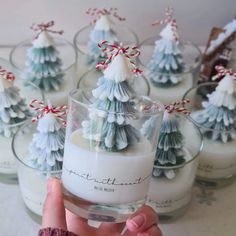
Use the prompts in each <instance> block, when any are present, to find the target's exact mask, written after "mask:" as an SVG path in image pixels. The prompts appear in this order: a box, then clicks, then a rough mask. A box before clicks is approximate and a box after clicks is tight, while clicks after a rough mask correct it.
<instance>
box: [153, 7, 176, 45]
mask: <svg viewBox="0 0 236 236" xmlns="http://www.w3.org/2000/svg"><path fill="white" fill-rule="evenodd" d="M173 12H174V10H173V8H171V7H167V8H166V10H165V16H166V18H165V19H162V20H156V21H154V22H153V23H152V25H153V26H156V25H158V26H159V25H167V24H169V23H170V25H171V30H172V32H173V35H174V39H175V41H176V42H178V41H179V37H178V33H177V28H178V27H177V23H176V20H175V19H173V18H172V14H173Z"/></svg>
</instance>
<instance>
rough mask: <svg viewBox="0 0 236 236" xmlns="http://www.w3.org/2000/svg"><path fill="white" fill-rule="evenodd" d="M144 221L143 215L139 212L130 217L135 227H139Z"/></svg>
mask: <svg viewBox="0 0 236 236" xmlns="http://www.w3.org/2000/svg"><path fill="white" fill-rule="evenodd" d="M145 221H146V218H145V216H144V215H142V214H140V215H137V216H135V217H133V218H131V219H130V222H131V223H132V224H133V225H134V226H135V227H136V228H140V227H141V226H142V225H143V224H144V223H145Z"/></svg>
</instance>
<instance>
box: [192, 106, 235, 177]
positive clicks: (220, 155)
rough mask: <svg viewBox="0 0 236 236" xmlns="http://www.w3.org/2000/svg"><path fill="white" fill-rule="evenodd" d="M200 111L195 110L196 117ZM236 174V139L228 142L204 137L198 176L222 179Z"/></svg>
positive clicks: (194, 115)
mask: <svg viewBox="0 0 236 236" xmlns="http://www.w3.org/2000/svg"><path fill="white" fill-rule="evenodd" d="M198 114H199V111H197V112H194V113H193V114H192V117H193V118H195V117H196V116H197V115H198ZM234 174H236V140H233V141H229V142H227V143H223V142H219V141H213V140H210V139H207V138H205V137H204V140H203V150H202V152H201V153H200V155H199V166H198V170H197V176H199V177H204V178H210V179H220V178H227V177H230V176H232V175H234Z"/></svg>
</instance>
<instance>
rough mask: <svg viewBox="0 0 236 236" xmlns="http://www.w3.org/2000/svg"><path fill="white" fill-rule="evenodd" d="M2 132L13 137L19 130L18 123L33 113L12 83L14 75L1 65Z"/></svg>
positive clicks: (0, 131) (0, 116) (0, 120)
mask: <svg viewBox="0 0 236 236" xmlns="http://www.w3.org/2000/svg"><path fill="white" fill-rule="evenodd" d="M0 70H1V71H0V134H1V135H4V136H5V137H11V136H12V135H13V134H14V133H15V132H16V131H17V128H18V127H17V126H14V125H17V124H19V123H21V122H23V121H25V120H26V119H27V118H28V117H29V116H30V115H31V114H30V111H29V109H28V107H27V105H26V102H25V99H24V98H22V97H21V96H20V91H19V89H18V88H17V87H15V86H14V85H13V83H12V80H14V76H13V74H12V73H11V72H6V71H5V70H4V69H2V67H0Z"/></svg>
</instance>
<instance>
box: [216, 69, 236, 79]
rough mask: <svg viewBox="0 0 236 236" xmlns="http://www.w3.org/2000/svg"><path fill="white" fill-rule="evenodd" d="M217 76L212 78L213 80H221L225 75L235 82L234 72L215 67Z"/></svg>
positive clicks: (235, 73)
mask: <svg viewBox="0 0 236 236" xmlns="http://www.w3.org/2000/svg"><path fill="white" fill-rule="evenodd" d="M215 69H216V71H217V74H216V75H215V76H213V78H212V79H213V80H216V79H221V78H222V77H223V76H225V75H229V76H232V77H233V79H234V80H236V72H234V71H233V70H232V69H226V68H224V67H223V66H216V67H215Z"/></svg>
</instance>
